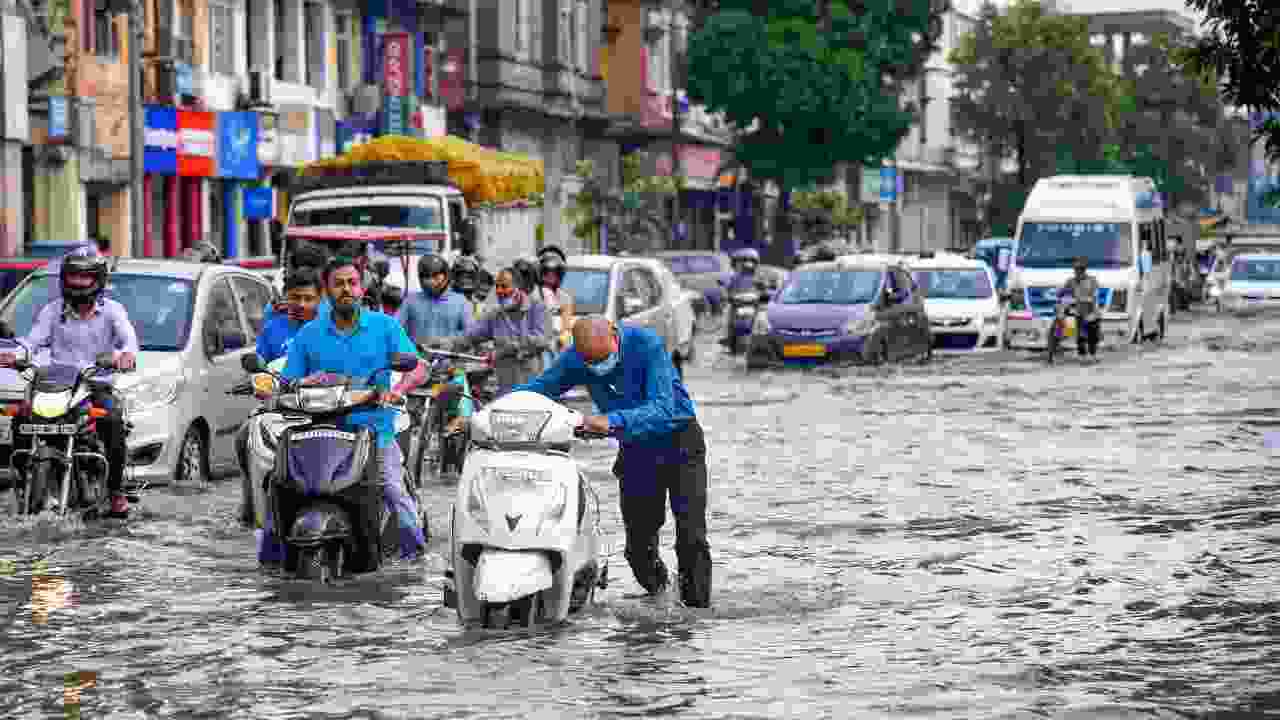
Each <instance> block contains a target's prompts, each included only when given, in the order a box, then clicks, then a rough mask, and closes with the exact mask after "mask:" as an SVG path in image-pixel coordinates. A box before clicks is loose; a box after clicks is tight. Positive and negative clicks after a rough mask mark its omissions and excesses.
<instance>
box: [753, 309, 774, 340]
mask: <svg viewBox="0 0 1280 720" xmlns="http://www.w3.org/2000/svg"><path fill="white" fill-rule="evenodd" d="M771 330H773V328H772V327H771V326H770V325H769V313H768V312H765V311H763V310H762V311H760V312H758V313H756V319H755V322H753V323H751V334H752V335H768V334H769V332H770V331H771Z"/></svg>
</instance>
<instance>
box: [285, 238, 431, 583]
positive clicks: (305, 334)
mask: <svg viewBox="0 0 1280 720" xmlns="http://www.w3.org/2000/svg"><path fill="white" fill-rule="evenodd" d="M325 283H326V285H327V287H328V292H329V298H330V300H332V301H333V309H332V312H331V313H330V314H329V317H327V318H317V319H316V320H314V321H312V322H309V323H307V324H306V325H304V326H303V328H302V329H301V330H300V331H298V334H297V335H296V336H294V339H293V343H292V344H291V345H290V346H289V354H288V360H287V361H286V363H285V368H284V371H283V372H282V373H281V374H282V375H283V376H284V377H285V378H288V379H289V380H300V379H302V378H305V377H307V376H309V375H312V374H314V373H319V372H328V373H338V374H341V375H347V376H351V377H356V378H365V377H368V376H369V374H370V373H371V372H373V371H375V370H378V369H379V368H383V370H382V371H381V372H378V373H377V376H376V377H375V378H374V386H376V387H378V388H380V389H382V390H383V391H384V399H385V401H386V402H387V403H388V404H392V403H396V402H399V401H400V400H401V399H403V397H404V395H405V393H407V392H409V391H410V390H412V389H414V388H415V387H417V386H418V385H420V384H421V383H422V381H423V379H425V377H426V370H427V367H426V364H425V363H422V362H419V363H418V367H417V368H415V369H414V370H413V371H412V372H408V373H405V374H404V376H403V378H402V379H401V381H400V383H399V384H398V385H397V386H396V387H394V388H390V389H388V386H389V385H390V379H391V371H390V369H389V368H390V367H391V356H392V355H393V354H394V353H408V354H417V353H416V350H415V349H414V347H413V343H412V342H410V341H409V337H408V336H407V335H405V332H404V329H403V328H401V327H400V325H399V324H398V323H397V322H396V321H395V319H394V318H391V317H389V316H387V315H384V314H382V313H380V312H376V311H372V310H369V309H367V308H364V307H361V302H360V299H361V297H362V296H363V295H364V287H363V286H362V284H361V274H360V271H359V269H357V268H356V266H355V263H354V261H353V260H352V259H351V258H348V257H339V258H335V259H334V260H332V261H330V262H329V265H328V266H327V267H326V268H325ZM395 412H396V411H395V410H393V409H391V408H386V407H382V408H376V409H371V410H360V411H357V412H353V413H351V414H349V415H347V417H346V420H345V424H346V425H347V426H349V427H366V428H369V429H371V430H373V431H374V432H375V433H376V434H377V447H378V450H377V455H378V457H377V458H376V459H375V462H380V463H381V465H382V483H383V492H384V497H385V502H386V505H387V510H388V512H390V513H391V514H392V515H393V516H395V517H396V519H397V521H398V523H399V525H400V553H401V556H402V557H406V558H409V557H414V556H416V555H418V554H419V553H420V552H421V551H422V550H423V548H425V546H426V538H425V537H424V534H423V528H422V524H421V522H420V520H419V515H418V504H417V502H416V501H415V500H414V498H413V496H412V495H410V494H408V493H407V492H406V491H405V488H404V484H403V463H402V458H401V455H400V446H399V445H398V444H397V443H396V441H395Z"/></svg>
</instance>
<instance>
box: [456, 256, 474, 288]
mask: <svg viewBox="0 0 1280 720" xmlns="http://www.w3.org/2000/svg"><path fill="white" fill-rule="evenodd" d="M479 273H480V263H478V262H476V261H475V258H472V257H468V256H463V257H460V258H458V259H457V261H456V262H454V263H453V286H454V287H456V288H458V290H460V291H462V292H464V293H467V292H471V291H472V290H475V287H476V276H477V275H478V274H479Z"/></svg>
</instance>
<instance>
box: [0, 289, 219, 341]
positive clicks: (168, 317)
mask: <svg viewBox="0 0 1280 720" xmlns="http://www.w3.org/2000/svg"><path fill="white" fill-rule="evenodd" d="M53 281H54V277H53V276H52V275H47V274H46V275H40V276H38V277H35V278H32V279H31V281H30V282H28V283H26V284H25V285H23V286H22V287H20V288H18V290H16V291H15V292H14V295H13V296H12V297H11V298H10V299H9V302H8V303H7V304H6V305H5V307H4V311H3V312H0V320H3V321H4V322H6V323H8V324H9V327H11V328H13V331H14V332H15V333H16V334H17V335H18V336H19V337H23V336H25V335H26V334H27V333H29V332H31V326H32V325H33V324H34V323H35V319H36V313H37V312H39V310H40V309H41V308H43V307H44V306H45V305H46V304H48V302H49V299H50V298H49V291H50V287H51V285H52V284H53ZM107 297H110V298H111V299H113V300H115V301H116V302H118V303H120V304H121V305H124V308H125V310H126V311H127V312H128V313H129V320H130V321H132V322H133V329H134V331H135V332H137V333H138V346H139V349H141V350H144V351H151V352H177V351H178V350H181V349H182V348H184V347H186V345H187V336H188V335H189V334H190V332H191V314H192V309H193V307H194V302H193V301H194V299H195V292H194V288H193V286H192V283H191V281H190V280H184V279H181V278H173V277H162V276H159V275H127V274H124V273H113V274H112V275H111V281H110V283H109V284H108V285H107Z"/></svg>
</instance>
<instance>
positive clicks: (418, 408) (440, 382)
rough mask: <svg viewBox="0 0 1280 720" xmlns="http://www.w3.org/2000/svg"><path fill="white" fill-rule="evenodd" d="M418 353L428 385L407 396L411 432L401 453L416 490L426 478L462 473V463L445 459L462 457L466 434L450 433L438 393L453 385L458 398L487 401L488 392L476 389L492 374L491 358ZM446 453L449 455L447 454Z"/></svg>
mask: <svg viewBox="0 0 1280 720" xmlns="http://www.w3.org/2000/svg"><path fill="white" fill-rule="evenodd" d="M420 350H421V352H422V354H423V356H424V357H425V358H426V359H427V362H428V363H429V364H430V369H429V373H430V374H429V375H428V379H427V382H425V383H423V384H422V386H420V387H419V388H417V389H415V390H414V391H412V392H410V393H409V395H408V413H407V415H408V417H409V419H410V423H411V426H412V427H413V428H414V431H413V434H412V436H411V437H410V440H409V447H408V450H407V452H405V453H404V457H405V458H406V462H407V463H408V465H407V468H406V469H407V471H408V472H407V475H406V476H407V477H409V478H412V481H413V483H414V485H415V486H416V487H417V488H422V487H423V486H424V485H426V482H427V480H428V479H429V478H441V477H444V476H445V475H446V474H447V473H458V472H461V471H462V467H461V461H458V462H457V463H447V462H446V457H447V456H452V457H461V455H462V454H463V453H465V452H466V445H467V439H466V435H465V433H462V434H456V435H450V434H449V432H448V430H449V429H448V427H447V425H448V417H447V408H445V407H443V406H442V405H441V404H439V403H437V402H436V401H437V399H438V398H439V397H440V394H441V393H442V392H444V391H445V390H446V389H447V388H448V387H449V385H451V384H456V385H459V386H460V389H459V393H458V395H457V397H464V398H468V399H470V400H471V401H472V403H473V404H475V405H479V404H480V403H481V401H487V400H488V395H487V393H486V392H484V391H482V390H480V389H479V388H482V387H487V385H488V384H489V383H488V381H489V380H490V379H491V378H492V375H493V372H492V371H493V361H492V359H491V358H488V357H482V356H479V355H466V354H463V353H455V352H447V351H445V350H433V349H431V348H421V349H420ZM458 361H460V362H461V363H462V365H461V366H459V365H458V364H457V362H458ZM474 409H475V408H473V411H474ZM449 450H451V451H452V452H446V451H449Z"/></svg>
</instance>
